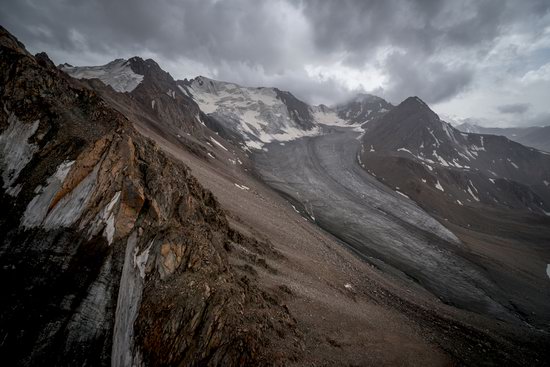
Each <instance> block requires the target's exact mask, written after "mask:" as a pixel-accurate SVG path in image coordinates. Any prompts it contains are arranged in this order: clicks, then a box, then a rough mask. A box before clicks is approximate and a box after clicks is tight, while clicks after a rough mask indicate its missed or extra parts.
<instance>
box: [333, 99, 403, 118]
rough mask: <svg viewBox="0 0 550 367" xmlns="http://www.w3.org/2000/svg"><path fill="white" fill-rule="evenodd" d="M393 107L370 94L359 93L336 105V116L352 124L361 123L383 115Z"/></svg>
mask: <svg viewBox="0 0 550 367" xmlns="http://www.w3.org/2000/svg"><path fill="white" fill-rule="evenodd" d="M392 108H393V105H392V104H391V103H389V102H387V101H386V100H384V99H382V98H380V97H377V96H373V95H371V94H359V95H357V96H356V97H355V98H354V99H353V100H351V101H349V102H347V103H343V104H341V105H338V106H336V112H337V113H338V117H340V118H342V119H344V120H346V121H349V122H350V123H354V124H363V123H365V122H369V121H372V120H374V119H376V118H379V117H382V116H384V115H385V114H386V113H387V112H388V111H390V110H391V109H392Z"/></svg>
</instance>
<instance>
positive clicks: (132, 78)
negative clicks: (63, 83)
mask: <svg viewBox="0 0 550 367" xmlns="http://www.w3.org/2000/svg"><path fill="white" fill-rule="evenodd" d="M60 69H61V70H63V71H64V72H66V73H67V74H69V75H70V76H72V77H73V78H76V79H94V78H97V79H99V80H101V81H102V82H103V83H105V84H107V85H110V86H111V87H112V88H113V89H114V90H115V91H117V92H131V91H133V90H134V89H135V88H136V87H137V86H138V85H139V83H141V82H142V81H143V75H140V74H137V73H135V72H134V71H133V70H132V67H131V64H130V62H129V61H128V60H125V59H116V60H113V61H111V62H110V63H108V64H105V65H101V66H70V65H68V64H64V65H61V66H60Z"/></svg>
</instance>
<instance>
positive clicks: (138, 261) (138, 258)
mask: <svg viewBox="0 0 550 367" xmlns="http://www.w3.org/2000/svg"><path fill="white" fill-rule="evenodd" d="M151 246H153V241H151V243H150V244H149V246H147V248H146V249H145V250H143V251H142V253H141V254H139V255H138V252H139V249H138V248H137V246H136V248H135V249H134V268H136V267H137V268H138V270H139V275H140V276H141V279H145V266H146V265H147V260H148V259H149V250H151Z"/></svg>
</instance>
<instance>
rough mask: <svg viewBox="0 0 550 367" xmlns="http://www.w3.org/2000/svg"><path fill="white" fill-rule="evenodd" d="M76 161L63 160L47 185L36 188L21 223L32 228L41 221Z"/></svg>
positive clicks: (47, 181)
mask: <svg viewBox="0 0 550 367" xmlns="http://www.w3.org/2000/svg"><path fill="white" fill-rule="evenodd" d="M73 164H74V161H66V162H63V163H61V164H60V165H59V167H57V170H56V171H55V173H54V174H53V175H52V176H51V177H49V178H48V179H47V180H46V187H42V186H39V187H37V189H36V190H35V193H36V194H37V195H36V196H35V197H33V198H32V200H31V201H30V202H29V204H28V205H27V208H26V209H25V212H24V213H23V220H22V221H21V224H22V225H23V226H24V227H26V228H32V227H35V226H37V225H39V224H40V223H42V220H43V219H44V218H45V217H46V215H47V214H48V209H49V208H50V204H51V202H52V200H53V198H54V196H55V194H57V192H58V191H59V189H60V188H61V186H62V185H63V181H65V178H66V177H67V174H68V173H69V171H70V168H71V166H72V165H73Z"/></svg>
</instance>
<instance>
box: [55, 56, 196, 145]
mask: <svg viewBox="0 0 550 367" xmlns="http://www.w3.org/2000/svg"><path fill="white" fill-rule="evenodd" d="M59 68H60V69H61V70H62V71H64V72H65V73H67V74H69V75H70V76H72V77H74V78H76V79H82V80H83V81H86V85H87V86H89V87H90V88H93V89H95V90H98V91H99V92H100V93H101V94H102V96H103V97H104V98H107V99H109V100H110V101H111V102H113V104H114V105H115V106H117V107H119V108H121V109H123V111H124V112H126V113H125V114H126V115H128V114H132V117H133V118H134V119H137V120H138V121H144V122H146V123H148V124H151V123H152V124H154V125H156V126H158V127H159V128H160V129H161V130H169V131H173V132H175V133H178V134H181V135H184V134H185V133H190V134H192V135H194V136H200V135H201V130H202V129H203V123H202V122H201V118H200V110H199V107H198V106H197V105H196V103H194V101H193V100H192V99H191V98H189V97H188V95H187V94H186V93H184V92H183V91H182V89H181V88H178V84H177V83H176V81H175V80H174V79H173V78H172V77H171V76H170V74H169V73H167V72H165V71H164V70H162V69H161V68H160V67H159V65H158V64H157V63H156V62H155V61H153V60H151V59H148V60H143V59H141V58H140V57H137V56H136V57H132V58H131V59H129V60H124V59H118V60H114V61H112V62H110V63H108V64H106V65H103V66H82V67H74V66H68V65H67V64H64V65H60V66H59ZM97 80H100V81H101V82H102V83H103V84H104V85H105V86H108V87H106V88H102V87H101V86H102V84H98V83H97ZM109 87H110V88H109ZM111 88H112V89H111ZM109 92H117V93H110V94H109ZM121 94H123V95H124V96H125V97H126V98H124V97H123V96H122V95H121Z"/></svg>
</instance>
